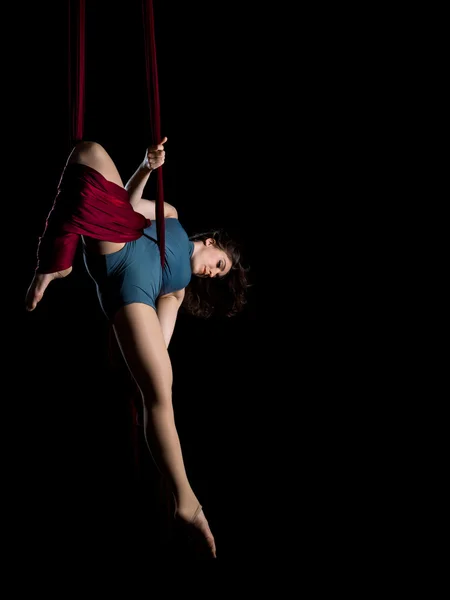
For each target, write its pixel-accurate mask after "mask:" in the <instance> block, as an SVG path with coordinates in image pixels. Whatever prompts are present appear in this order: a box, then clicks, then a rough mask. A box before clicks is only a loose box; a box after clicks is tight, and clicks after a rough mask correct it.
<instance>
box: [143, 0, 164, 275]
mask: <svg viewBox="0 0 450 600" xmlns="http://www.w3.org/2000/svg"><path fill="white" fill-rule="evenodd" d="M142 16H143V23H144V45H145V66H146V76H147V93H148V104H149V109H150V128H151V131H152V141H153V144H159V142H160V141H161V139H162V138H161V110H160V104H159V85H158V65H157V61H156V38H155V19H154V12H153V0H142ZM156 177H157V179H156V211H155V212H156V231H157V234H158V245H159V252H160V255H161V265H163V266H164V259H165V251H164V249H165V230H164V191H163V173H162V168H161V167H160V168H159V169H157V171H156Z"/></svg>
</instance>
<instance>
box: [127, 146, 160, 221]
mask: <svg viewBox="0 0 450 600" xmlns="http://www.w3.org/2000/svg"><path fill="white" fill-rule="evenodd" d="M166 142H167V138H166V137H165V138H163V139H162V140H161V143H160V144H158V145H156V146H150V148H148V149H147V152H146V153H145V158H144V160H143V161H142V163H141V164H140V165H139V167H138V168H137V169H136V171H135V172H134V173H133V175H132V176H131V177H130V179H129V180H128V181H127V183H126V184H125V189H126V190H127V191H128V194H129V196H130V204H131V206H132V207H133V208H134V210H136V212H141V211H138V210H137V209H136V205H137V203H138V202H139V200H141V198H142V194H143V193H144V188H145V186H146V184H147V181H148V178H149V177H150V173H151V172H152V171H153V170H155V169H157V168H158V167H161V166H162V165H163V164H164V161H165V156H166V155H165V152H164V144H165V143H166ZM141 214H143V213H141Z"/></svg>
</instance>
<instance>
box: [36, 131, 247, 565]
mask: <svg viewBox="0 0 450 600" xmlns="http://www.w3.org/2000/svg"><path fill="white" fill-rule="evenodd" d="M166 141H167V138H164V139H163V140H162V141H161V143H160V144H158V145H156V146H152V147H150V148H149V149H148V150H147V152H146V155H145V158H144V160H143V162H142V163H141V164H140V165H139V167H138V168H137V170H136V171H135V173H134V174H133V176H132V177H131V178H130V180H129V181H128V182H127V184H126V185H125V186H124V185H123V183H122V180H121V177H120V175H119V173H118V171H117V168H116V166H115V165H114V163H113V161H112V160H111V158H110V156H109V155H108V153H107V152H106V151H105V149H104V148H103V147H102V146H101V145H100V144H98V143H95V142H81V143H79V144H77V145H76V146H75V148H74V149H73V151H72V153H71V155H70V156H69V159H68V161H67V163H66V167H65V169H64V172H63V175H62V177H61V180H60V183H59V186H58V194H57V198H56V200H55V203H54V206H53V208H52V211H51V212H50V214H49V218H48V220H47V223H46V229H45V231H44V235H43V236H42V238H41V239H40V242H39V248H38V259H39V260H38V267H37V269H36V273H35V276H34V278H33V281H32V283H31V285H30V287H29V289H28V291H27V296H26V308H27V310H29V311H32V310H34V309H35V308H36V306H37V304H38V303H39V302H40V301H41V300H42V297H43V294H44V292H45V290H46V288H47V286H48V285H49V283H50V282H51V281H53V280H54V279H57V278H60V277H65V276H67V275H68V274H69V273H70V272H71V270H72V264H71V263H72V262H73V258H74V254H75V249H76V245H77V243H78V239H79V237H80V235H81V232H82V239H83V251H84V261H85V265H86V267H87V270H88V272H89V274H90V276H91V277H92V278H93V280H94V281H95V283H96V287H97V293H98V297H99V300H100V304H101V307H102V310H103V311H104V313H105V315H106V316H107V317H108V319H109V320H110V321H111V323H112V326H113V329H114V332H115V335H116V338H117V341H118V345H119V347H120V349H121V352H122V355H123V358H124V360H125V362H126V364H127V366H128V368H129V370H130V372H131V374H132V376H133V378H134V380H135V382H136V384H137V386H138V388H139V390H140V393H141V396H142V400H143V411H144V430H145V436H146V441H147V445H148V447H149V450H150V452H151V454H152V457H153V459H154V461H155V463H156V465H157V466H158V468H159V470H160V472H161V473H162V474H163V475H164V476H165V478H166V480H167V482H168V483H169V486H170V488H171V490H172V492H173V495H174V500H175V506H176V519H177V520H178V522H180V523H181V524H183V525H184V526H186V528H187V529H188V530H189V531H190V532H191V534H193V535H194V536H196V537H197V538H199V539H201V540H202V541H203V543H205V544H206V545H207V547H208V549H209V552H210V553H211V554H212V556H214V557H215V556H216V548H215V541H214V537H213V534H212V533H211V530H210V528H209V525H208V521H207V519H206V517H205V515H204V512H203V510H202V507H201V505H200V503H199V500H198V498H197V497H196V495H195V493H194V491H193V489H192V488H191V486H190V483H189V481H188V478H187V474H186V471H185V467H184V462H183V457H182V451H181V447H180V441H179V437H178V434H177V430H176V427H175V421H174V414H173V406H172V367H171V363H170V358H169V354H168V351H167V347H168V345H169V342H170V339H171V337H172V333H173V330H174V326H175V321H176V318H177V314H178V311H179V309H180V307H181V305H182V304H183V303H184V306H185V308H186V309H187V310H188V311H189V312H191V313H192V314H196V315H200V316H209V315H210V314H211V313H212V310H213V308H215V306H216V303H217V302H218V298H219V296H217V295H216V296H214V292H213V289H214V288H213V287H212V286H211V285H210V283H211V282H212V280H216V279H217V280H218V281H217V284H219V285H223V286H224V287H223V290H222V293H221V294H220V297H221V298H222V299H223V298H231V302H230V304H229V305H228V308H227V311H226V312H227V314H229V315H231V314H234V313H236V312H238V311H239V310H240V309H241V308H242V307H243V304H244V303H245V299H244V292H245V288H246V287H247V280H246V273H245V269H244V268H243V267H242V266H241V265H240V262H239V252H238V249H237V247H236V245H235V244H234V243H233V242H232V241H231V240H229V239H228V238H226V237H224V236H223V234H222V233H221V232H213V233H212V234H211V235H207V234H201V235H198V236H195V237H194V238H193V239H189V238H188V236H187V234H186V232H185V230H184V229H183V228H182V226H181V225H180V223H179V221H178V214H177V211H176V210H175V208H174V207H173V206H171V205H170V204H167V203H165V205H164V218H165V221H164V223H165V264H164V266H163V267H161V259H160V254H159V248H158V243H157V237H156V226H155V223H154V220H155V203H154V202H152V201H149V200H145V199H143V198H142V193H143V190H144V187H145V185H146V183H147V181H148V178H149V176H150V173H151V172H152V171H153V170H154V169H157V168H159V167H161V165H162V164H163V163H164V161H165V151H164V144H165V143H166ZM111 240H112V241H111ZM120 240H124V241H120ZM191 275H196V276H197V277H198V278H199V282H200V286H197V289H195V290H193V289H192V287H193V286H192V285H191ZM202 285H203V288H202ZM203 292H206V293H207V296H206V300H205V301H203V300H202V297H203V296H202V293H203Z"/></svg>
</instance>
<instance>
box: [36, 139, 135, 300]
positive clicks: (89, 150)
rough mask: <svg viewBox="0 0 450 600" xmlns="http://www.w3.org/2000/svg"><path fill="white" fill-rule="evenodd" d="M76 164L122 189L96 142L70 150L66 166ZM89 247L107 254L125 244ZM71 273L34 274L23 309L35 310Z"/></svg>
mask: <svg viewBox="0 0 450 600" xmlns="http://www.w3.org/2000/svg"><path fill="white" fill-rule="evenodd" d="M70 163H78V164H83V165H87V166H88V167H91V168H93V169H95V170H96V171H98V172H99V173H100V174H101V175H103V177H105V179H108V181H112V182H113V183H116V184H117V185H120V186H121V187H123V182H122V179H121V177H120V175H119V172H118V170H117V168H116V165H115V164H114V162H113V161H112V159H111V157H110V156H109V154H108V153H107V152H106V150H105V149H104V148H103V146H101V145H100V144H98V143H97V142H80V143H78V144H77V145H76V146H75V147H74V149H73V150H72V152H71V154H70V155H69V158H68V159H67V163H66V164H70ZM86 241H87V242H88V243H89V245H90V247H91V248H92V250H93V251H94V252H99V253H100V254H108V253H111V252H116V251H117V250H121V249H122V248H123V247H124V245H125V244H123V243H120V244H118V243H115V242H100V241H97V240H95V241H94V240H90V239H89V240H88V239H86ZM71 272H72V267H69V268H68V269H65V270H63V271H58V272H56V273H35V275H34V277H33V279H32V281H31V284H30V286H29V288H28V290H27V293H26V297H25V307H26V309H27V310H28V311H32V310H34V309H35V308H36V306H37V305H38V303H39V302H40V301H41V300H42V297H43V296H44V292H45V290H46V289H47V287H48V286H49V284H50V283H51V282H52V281H53V280H55V279H60V278H62V277H67V275H69V274H70V273H71Z"/></svg>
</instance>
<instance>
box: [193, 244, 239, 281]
mask: <svg viewBox="0 0 450 600" xmlns="http://www.w3.org/2000/svg"><path fill="white" fill-rule="evenodd" d="M191 268H192V273H193V274H194V275H197V277H225V275H226V274H227V273H228V272H229V271H230V269H231V260H230V257H229V256H228V255H227V254H226V253H225V252H224V251H223V250H221V249H220V248H218V247H217V245H216V243H215V240H214V239H213V238H208V239H207V240H205V241H204V242H198V244H197V246H196V248H195V250H194V252H193V254H192V257H191Z"/></svg>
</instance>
